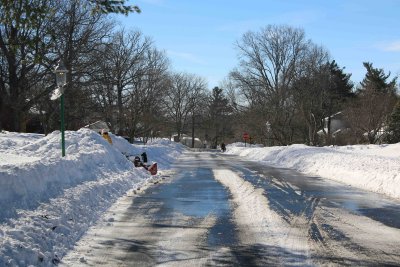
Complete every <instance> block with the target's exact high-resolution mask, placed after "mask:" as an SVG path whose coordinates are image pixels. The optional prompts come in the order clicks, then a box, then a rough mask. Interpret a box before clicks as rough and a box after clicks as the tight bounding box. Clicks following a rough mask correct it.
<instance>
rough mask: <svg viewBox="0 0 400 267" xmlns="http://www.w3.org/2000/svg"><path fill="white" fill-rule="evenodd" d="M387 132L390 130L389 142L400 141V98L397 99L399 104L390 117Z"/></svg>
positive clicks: (387, 139)
mask: <svg viewBox="0 0 400 267" xmlns="http://www.w3.org/2000/svg"><path fill="white" fill-rule="evenodd" d="M387 132H388V136H387V138H386V141H387V142H389V143H398V142H400V100H399V101H397V104H396V106H395V107H394V109H393V113H392V115H391V116H390V117H389V123H388V129H387Z"/></svg>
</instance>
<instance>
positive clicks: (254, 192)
mask: <svg viewBox="0 0 400 267" xmlns="http://www.w3.org/2000/svg"><path fill="white" fill-rule="evenodd" d="M214 177H215V179H216V180H217V181H219V182H220V183H221V184H223V185H224V186H225V187H227V188H228V190H229V191H230V193H231V194H232V202H233V203H234V205H233V206H234V207H235V211H234V220H235V222H237V223H238V228H239V229H238V230H239V238H240V240H241V243H242V244H245V245H246V246H255V245H259V244H262V245H264V246H265V247H271V248H273V247H280V248H283V249H284V250H281V252H279V253H277V255H276V256H278V257H279V258H280V261H281V262H279V264H277V265H290V262H284V260H285V259H284V258H285V257H283V256H284V255H283V253H284V252H282V251H286V252H287V251H290V252H291V253H296V254H301V255H307V257H305V258H306V259H305V260H304V261H303V262H297V265H304V266H311V264H310V262H309V257H308V251H309V248H308V244H307V238H308V237H307V235H306V234H304V233H302V232H300V231H298V230H297V229H296V228H294V227H292V226H290V225H288V224H287V223H286V222H285V221H284V220H283V219H282V218H281V216H280V215H279V214H277V213H276V212H275V211H273V209H271V208H270V204H269V201H268V199H267V198H266V197H265V196H264V190H263V189H261V188H259V189H256V188H255V187H254V186H253V185H252V184H251V183H250V182H248V181H245V180H244V179H243V178H242V177H240V176H238V175H237V174H235V173H234V172H232V171H231V170H228V169H217V170H214ZM300 219H301V218H299V219H298V220H300ZM289 235H291V236H296V238H295V239H290V240H291V242H289V243H288V242H287V240H288V238H287V236H289Z"/></svg>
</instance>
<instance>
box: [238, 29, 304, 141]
mask: <svg viewBox="0 0 400 267" xmlns="http://www.w3.org/2000/svg"><path fill="white" fill-rule="evenodd" d="M310 44H311V41H309V40H306V39H305V34H304V31H303V30H301V29H296V28H292V27H289V26H276V25H269V26H267V27H265V28H263V29H261V31H259V32H248V33H246V34H244V35H243V37H242V40H241V41H240V42H238V43H237V48H238V51H239V59H240V63H239V67H238V68H237V69H235V70H234V71H233V72H232V73H231V78H232V79H233V80H234V81H235V82H236V84H237V86H238V87H239V88H240V89H241V91H242V93H243V95H244V96H245V97H246V99H247V100H248V102H249V105H250V106H259V107H260V108H259V109H260V110H262V113H263V116H262V117H263V118H264V119H263V121H261V122H260V123H262V124H265V123H266V122H269V123H270V124H271V129H272V135H273V137H274V138H275V140H276V141H277V142H278V143H279V144H289V143H291V142H292V139H293V135H294V128H293V127H292V123H293V118H294V115H295V107H294V104H293V97H292V91H291V89H292V85H293V82H294V81H295V79H296V77H298V73H299V69H301V62H302V61H303V58H304V57H305V56H306V55H307V52H308V50H309V47H310Z"/></svg>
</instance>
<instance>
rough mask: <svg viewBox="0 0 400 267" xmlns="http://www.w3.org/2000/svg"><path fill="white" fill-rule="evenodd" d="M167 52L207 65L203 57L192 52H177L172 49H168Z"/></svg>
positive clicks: (172, 55)
mask: <svg viewBox="0 0 400 267" xmlns="http://www.w3.org/2000/svg"><path fill="white" fill-rule="evenodd" d="M167 53H168V54H169V55H170V56H171V57H176V58H179V59H183V60H186V61H189V62H191V63H196V64H201V65H206V62H205V61H204V60H203V59H201V58H199V57H197V56H196V55H194V54H191V53H185V52H177V51H172V50H168V51H167Z"/></svg>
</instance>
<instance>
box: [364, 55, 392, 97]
mask: <svg viewBox="0 0 400 267" xmlns="http://www.w3.org/2000/svg"><path fill="white" fill-rule="evenodd" d="M363 65H364V67H365V68H366V69H367V73H366V74H365V77H364V79H363V80H362V82H361V83H360V88H359V92H361V93H362V92H363V91H364V90H372V91H374V92H377V93H389V94H394V93H395V89H396V80H397V77H395V78H393V79H392V80H391V81H388V78H389V77H390V72H389V74H385V72H384V70H383V69H378V68H374V67H373V66H372V63H370V62H364V63H363Z"/></svg>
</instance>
